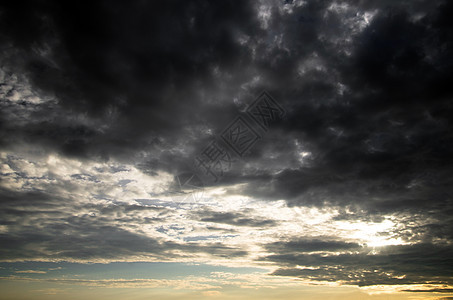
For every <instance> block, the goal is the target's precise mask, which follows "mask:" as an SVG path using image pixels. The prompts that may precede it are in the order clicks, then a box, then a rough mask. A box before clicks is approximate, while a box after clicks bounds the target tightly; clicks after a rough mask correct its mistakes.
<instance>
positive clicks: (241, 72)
mask: <svg viewBox="0 0 453 300" xmlns="http://www.w3.org/2000/svg"><path fill="white" fill-rule="evenodd" d="M452 15H453V2H452V1H428V0H427V1H343V2H336V1H311V0H309V1H305V2H304V1H296V0H295V1H275V2H274V1H266V0H263V1H204V0H194V1H132V2H130V1H41V0H40V1H9V2H6V1H5V2H2V3H1V5H0V67H1V70H0V78H1V83H0V85H1V86H0V97H1V98H0V103H1V104H0V105H1V109H0V150H1V151H4V153H8V154H7V155H6V154H5V155H4V156H2V162H3V163H4V165H5V166H8V168H6V167H5V168H6V169H2V170H3V171H2V173H1V176H2V177H1V178H2V179H1V181H0V183H2V189H1V190H0V193H1V195H0V197H1V204H0V205H1V206H0V214H1V218H0V220H1V225H2V226H4V227H5V228H6V227H7V228H8V230H3V229H2V231H0V245H1V246H0V259H1V260H27V259H44V260H45V259H66V260H68V259H69V260H71V259H73V260H84V261H90V260H93V259H113V260H121V259H123V258H127V257H141V258H142V259H153V260H171V259H178V258H184V257H186V256H185V254H182V253H183V252H188V253H195V254H197V255H205V254H206V255H207V254H212V255H213V256H215V257H223V258H225V257H243V256H244V257H245V256H247V255H248V254H249V249H246V248H241V247H237V248H235V247H231V246H229V245H226V244H223V242H218V243H217V242H213V243H192V242H189V243H184V242H183V241H182V240H178V239H177V238H176V237H175V236H172V235H171V234H173V232H190V230H192V231H194V230H195V229H199V228H201V227H203V226H205V227H206V226H208V227H206V228H207V229H206V230H208V231H209V228H216V227H219V228H220V227H221V229H219V230H225V231H227V230H230V231H231V232H234V230H233V229H232V228H233V227H234V228H240V229H241V230H242V229H244V228H250V229H251V230H257V231H259V230H262V229H263V228H272V227H275V226H278V225H280V224H284V223H283V222H279V221H277V220H273V219H269V218H268V216H261V215H260V214H261V213H262V212H261V211H257V210H253V209H251V210H247V209H244V210H235V211H234V212H232V211H219V210H217V209H211V208H200V209H197V210H190V209H187V211H190V216H189V217H188V218H187V220H190V222H198V223H197V225H194V224H192V223H191V226H192V227H190V228H189V226H188V227H184V226H182V225H181V226H182V227H181V228H179V227H177V226H176V225H172V226H173V227H171V226H170V227H165V228H164V229H162V230H161V231H159V232H158V233H157V234H162V235H159V236H157V235H156V236H153V237H150V236H147V234H148V233H149V232H148V231H146V230H148V229H144V228H145V227H143V228H142V227H140V226H142V225H143V226H145V225H146V226H148V225H150V226H151V227H152V226H155V228H158V227H159V224H160V223H161V222H164V221H165V220H166V218H167V217H168V216H176V215H177V214H178V213H177V210H178V209H179V208H180V206H178V205H179V204H178V205H176V204H172V205H169V204H168V205H167V204H165V202H159V201H160V200H158V199H157V198H158V195H157V196H156V195H150V197H151V198H153V199H154V198H156V200H149V199H144V200H139V199H138V198H140V197H141V196H137V195H138V194H139V191H138V189H139V187H138V188H137V189H136V190H134V193H136V194H137V195H136V194H134V195H133V196H130V195H129V194H127V195H126V194H119V195H120V196H119V197H120V198H121V197H132V198H133V199H138V200H137V202H136V203H139V204H140V205H138V204H131V203H119V202H121V201H122V200H123V198H121V199H120V200H118V201H117V202H118V203H116V202H115V201H116V200H115V201H113V202H115V203H113V204H112V203H110V202H109V203H107V202H105V203H103V204H97V203H96V204H94V203H93V204H89V202H88V200H87V199H80V198H77V196H74V195H76V194H75V193H76V192H78V193H79V192H80V193H81V191H80V188H79V187H78V186H77V184H81V182H86V183H87V184H90V188H87V190H89V191H90V192H91V193H92V194H93V195H95V196H93V197H94V198H96V199H98V200H99V201H101V200H102V201H104V200H105V201H110V198H109V197H113V196H109V193H108V192H106V191H107V189H104V190H101V188H99V189H98V188H96V184H99V185H100V184H101V182H102V181H103V180H106V179H105V178H106V177H105V176H106V175H105V174H106V172H107V171H105V172H104V171H102V172H101V171H99V170H98V169H96V168H98V167H93V170H98V171H99V173H97V175H96V176H97V177H96V176H94V175H89V174H88V173H86V174H84V173H83V172H82V171H80V172H79V173H77V174H76V173H74V174H70V175H72V177H70V179H67V181H65V182H58V177H57V175H55V174H54V173H53V172H55V171H48V172H46V173H45V174H44V175H43V174H40V175H39V174H38V175H30V174H31V173H30V174H28V173H27V174H25V173H24V172H25V171H23V170H25V168H31V167H29V166H28V165H25V163H23V162H21V161H19V160H17V158H14V155H15V154H16V153H18V152H20V151H19V150H18V149H21V150H23V151H25V152H27V153H31V154H29V155H30V157H32V156H33V157H39V156H40V155H44V154H53V155H56V156H58V157H62V158H64V159H68V160H69V159H70V160H75V161H78V162H80V163H81V164H82V163H83V164H90V163H93V164H94V163H106V164H107V163H111V162H120V163H123V164H130V165H133V166H135V167H136V168H137V169H138V170H140V171H141V172H143V173H144V174H149V175H152V177H155V178H157V177H158V174H160V173H159V172H162V171H165V172H168V173H169V174H171V175H176V174H178V173H179V172H182V171H187V169H188V166H190V163H191V160H192V159H193V158H194V157H195V156H196V155H197V154H198V153H199V152H200V151H201V149H203V147H204V146H205V145H206V144H207V143H208V142H209V141H210V140H212V139H213V138H214V137H215V136H218V134H219V133H220V132H221V131H222V130H223V129H224V128H225V126H226V125H227V124H228V123H229V122H230V121H231V120H232V119H233V118H234V117H235V116H237V115H238V114H239V113H240V112H241V111H243V110H244V108H245V107H246V106H247V105H248V104H250V103H251V102H252V101H253V99H254V98H255V97H256V96H257V95H258V94H259V93H260V92H261V91H262V90H267V91H268V92H269V93H270V94H271V95H272V96H273V97H274V98H275V99H276V100H277V101H278V103H279V104H280V105H281V106H282V107H283V108H284V109H285V111H286V116H285V119H283V120H282V121H280V122H276V123H275V124H273V125H272V127H270V130H269V132H267V133H266V134H265V135H263V138H262V139H261V140H260V141H258V142H257V144H256V145H255V146H254V147H253V148H252V149H251V150H250V153H248V154H247V156H245V157H243V158H241V159H238V161H237V162H236V163H235V164H233V166H232V168H231V170H229V171H228V172H226V173H225V175H224V177H223V178H222V180H221V181H220V182H219V183H218V184H217V187H219V188H224V189H225V190H226V191H227V194H229V195H236V196H238V195H239V196H244V197H251V198H253V199H258V200H264V201H265V202H266V203H268V204H269V205H274V204H275V203H276V202H277V201H279V200H283V201H284V202H285V204H286V205H287V206H288V207H289V208H295V209H298V208H305V207H309V208H318V209H331V210H335V211H337V212H338V214H337V215H336V216H334V217H332V220H330V221H332V222H333V221H347V222H352V223H353V222H358V221H362V222H381V221H382V220H384V219H385V218H387V217H389V216H390V217H392V218H393V220H395V222H397V223H398V225H399V226H397V227H394V228H393V229H391V231H389V232H386V233H385V234H386V236H388V237H389V238H394V239H399V241H400V242H401V243H400V244H398V245H391V246H388V247H387V248H385V247H384V248H382V249H380V250H379V249H378V250H379V251H378V252H376V253H374V252H373V251H374V250H373V249H372V247H369V246H367V245H364V244H360V243H359V242H357V241H354V240H353V239H350V240H341V239H339V238H338V237H330V236H329V237H323V236H322V233H321V234H319V237H305V236H304V233H303V232H301V233H300V238H297V239H295V238H294V237H286V236H285V235H284V234H285V233H284V232H283V233H282V235H281V236H280V235H279V236H275V238H276V239H277V240H276V241H273V242H267V243H262V245H261V247H262V249H263V250H264V251H266V253H265V254H263V255H261V256H260V258H259V259H256V261H258V262H266V263H269V262H271V263H272V264H274V265H275V266H277V270H276V271H275V272H273V275H279V276H292V277H301V278H308V279H311V280H315V281H340V282H342V283H347V284H354V285H360V286H367V285H375V284H421V283H432V284H445V285H450V287H451V285H452V284H453V282H452V273H451V270H453V262H452V259H451V257H453V255H452V254H453V246H452V245H453V244H452V243H453V231H452V229H453V226H452V223H453V203H452V195H453V189H452V187H453V153H452V150H453V131H452V121H451V120H452V118H451V116H452V115H453V101H452V99H453V89H452V88H451V87H452V86H453V18H452V17H451V16H452ZM43 153H44V154H43ZM18 155H19V154H18ZM74 166H75V167H74V168H82V167H80V166H79V165H77V164H74ZM34 168H36V169H39V168H40V167H39V166H38V165H36V166H35V167H34ZM21 170H22V171H21ZM27 170H28V169H27ZM65 170H66V169H65ZM124 171H125V170H120V169H118V170H113V169H109V172H111V174H113V175H112V176H116V175H115V174H117V173H118V174H119V173H121V172H124ZM65 172H66V171H65ZM67 172H69V171H67ZM121 174H122V173H121ZM112 178H113V177H112ZM115 178H116V177H115ZM24 180H26V181H27V182H29V183H28V185H25V184H24V185H21V184H22V183H21V182H24ZM38 180H45V181H46V182H47V183H46V185H45V186H42V185H39V186H38V183H37V182H38ZM118 180H119V179H118ZM118 182H120V183H121V184H122V185H123V186H127V185H128V184H130V182H132V183H134V181H133V180H130V181H118ZM91 186H92V187H91ZM206 187H208V185H207V186H206ZM111 190H115V189H114V188H113V187H112V188H111ZM112 193H113V192H112ZM239 196H238V197H239ZM82 198H83V197H82ZM106 199H107V200H106ZM82 200H83V201H82ZM78 201H82V202H78ZM124 201H125V200H124ZM153 201H154V202H153ZM147 203H149V205H148V204H147ZM162 203H164V204H162ZM145 204H146V205H145ZM90 205H91V206H90ZM185 210H186V208H185ZM82 212H83V213H82ZM175 218H176V217H175ZM184 220H186V219H184ZM175 222H176V221H175ZM181 222H182V221H181ZM144 224H145V225H144ZM200 224H201V225H200ZM214 225H215V226H216V227H213V226H214ZM175 226H176V227H175ZM197 226H198V227H197ZM209 226H210V227H209ZM222 226H226V227H222ZM228 226H231V228H230V227H228ZM4 227H2V228H4ZM205 227H203V228H205ZM146 228H148V227H146ZM160 228H163V227H160ZM149 230H150V229H149ZM213 231H216V230H213ZM162 232H164V233H165V234H167V236H166V237H164V233H162ZM216 232H217V231H216ZM175 234H176V233H175ZM204 234H206V233H204ZM168 237H171V239H166V238H168ZM190 238H193V239H192V240H196V239H197V237H190ZM186 240H187V239H186ZM189 240H190V239H189ZM444 291H445V290H444ZM450 291H451V290H450ZM447 298H448V297H447Z"/></svg>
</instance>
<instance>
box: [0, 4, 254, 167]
mask: <svg viewBox="0 0 453 300" xmlns="http://www.w3.org/2000/svg"><path fill="white" fill-rule="evenodd" d="M0 10H1V14H2V18H1V28H2V32H1V42H2V45H3V49H2V51H3V52H4V53H3V56H4V57H5V58H6V59H4V61H3V65H4V68H5V69H6V70H7V71H8V72H13V73H18V74H24V75H26V76H27V78H28V79H30V81H31V83H32V85H33V89H35V90H36V91H37V92H39V94H40V95H51V96H54V97H56V98H57V99H58V106H56V107H52V111H56V112H58V113H57V115H58V114H60V115H62V116H63V117H61V116H60V117H59V118H56V119H53V120H46V119H45V118H41V119H38V118H37V117H36V116H35V118H34V119H32V120H31V122H29V123H28V124H25V125H24V126H22V127H19V128H17V125H16V126H14V125H8V124H7V125H8V126H6V128H5V129H4V135H6V137H4V139H6V142H8V143H11V142H13V141H12V140H11V139H9V137H10V136H11V135H13V134H14V135H15V136H16V138H20V137H26V138H32V139H33V140H34V142H37V143H44V144H50V146H51V147H56V148H57V149H58V150H60V151H61V152H62V153H63V154H66V155H72V156H86V155H90V156H91V157H92V158H94V157H96V156H101V158H102V157H103V158H105V157H109V156H111V155H118V154H123V155H125V153H126V154H128V155H130V154H131V153H128V151H131V152H132V153H133V151H132V150H133V149H137V148H139V149H146V147H148V148H150V149H152V148H153V147H156V146H159V144H160V145H163V147H164V148H167V149H166V150H171V148H172V147H175V145H177V144H178V143H182V142H184V140H186V139H189V140H192V142H194V141H193V140H194V135H201V136H202V135H203V131H200V128H201V129H203V128H204V130H205V129H206V126H201V127H200V125H199V124H198V123H199V122H203V123H205V124H207V125H208V128H209V127H216V125H217V124H222V123H218V122H219V121H224V122H223V124H225V122H226V121H228V120H229V116H231V115H232V113H234V109H235V108H234V105H233V103H232V99H233V96H234V95H235V93H237V92H238V91H239V89H240V85H241V84H242V83H243V81H244V80H248V78H247V77H246V76H247V74H246V72H243V73H242V74H243V75H240V74H238V73H237V70H238V69H239V68H240V67H241V66H243V65H247V63H248V62H249V61H250V49H248V48H245V47H241V45H240V44H239V42H238V41H237V39H238V37H239V36H240V35H252V34H256V33H257V30H258V31H259V26H258V23H257V20H256V16H255V12H254V9H253V7H252V5H251V4H250V3H247V2H243V1H241V2H232V1H229V2H222V3H218V4H213V3H211V2H208V1H184V2H175V1H165V2H135V3H129V4H126V3H122V2H121V1H116V2H114V1H104V2H103V1H96V2H89V1H87V2H65V3H61V2H59V1H37V2H34V1H19V2H15V3H9V4H4V5H2V7H1V8H0ZM11 49H14V51H13V50H11ZM8 72H7V73H8ZM215 73H216V74H219V76H217V77H216V75H215ZM232 73H235V76H234V77H232V76H231V74H232ZM221 86H226V88H223V87H221ZM219 89H221V93H220V90H219ZM226 99H228V102H227V103H226V104H224V105H219V104H220V103H222V102H225V100H226ZM41 111H42V110H41ZM229 111H231V112H230V113H229ZM48 113H49V112H48ZM77 113H81V114H87V116H88V117H91V118H93V119H94V120H95V121H96V122H95V123H96V124H91V126H89V127H91V128H89V127H88V128H87V127H85V126H82V125H78V124H67V122H64V118H65V117H66V118H67V117H68V116H71V115H73V114H77ZM222 116H224V117H222ZM43 119H44V120H43ZM112 119H113V120H114V123H112ZM8 121H9V120H8V118H7V116H4V122H5V123H8ZM102 126H104V127H105V128H104V129H103V130H102V131H99V130H96V129H99V127H102ZM197 126H198V127H197ZM93 127H94V128H93ZM160 154H161V153H159V155H160ZM178 155H185V153H176V154H174V153H173V152H169V153H168V154H166V156H167V157H170V158H171V159H173V160H175V157H176V156H178ZM162 156H164V159H163V160H165V153H164V155H162ZM151 167H154V168H156V166H151ZM157 167H160V168H169V169H172V168H174V166H173V167H172V166H167V165H165V161H164V162H162V165H159V166H157Z"/></svg>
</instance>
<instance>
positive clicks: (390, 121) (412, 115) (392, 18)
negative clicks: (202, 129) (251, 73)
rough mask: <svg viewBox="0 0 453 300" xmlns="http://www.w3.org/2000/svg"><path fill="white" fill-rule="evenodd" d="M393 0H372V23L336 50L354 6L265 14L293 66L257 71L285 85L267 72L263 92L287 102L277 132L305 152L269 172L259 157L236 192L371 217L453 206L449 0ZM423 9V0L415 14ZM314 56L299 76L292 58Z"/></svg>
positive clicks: (312, 6) (277, 65) (291, 153)
mask: <svg viewBox="0 0 453 300" xmlns="http://www.w3.org/2000/svg"><path fill="white" fill-rule="evenodd" d="M398 3H399V4H394V5H391V6H388V7H387V6H385V5H384V6H379V5H378V4H377V3H376V2H375V3H374V4H373V5H371V6H370V7H369V9H371V7H373V9H378V11H377V12H376V15H375V16H374V18H373V19H372V21H370V23H369V24H368V25H367V26H366V28H365V29H364V30H363V31H362V32H360V33H357V34H356V35H350V36H349V38H350V39H351V41H350V43H345V44H344V45H343V46H342V44H341V42H342V40H340V41H337V40H335V34H336V32H335V30H340V31H343V32H344V31H346V27H345V26H346V25H348V20H353V18H351V17H350V16H351V14H355V13H358V14H360V13H363V11H361V10H360V6H359V7H355V6H354V5H353V3H350V4H352V5H351V6H349V8H348V10H346V11H345V12H342V13H335V9H331V10H330V11H329V10H327V11H326V8H328V7H329V5H330V4H331V3H330V2H320V3H318V2H316V4H314V3H311V2H310V4H308V5H307V6H302V7H300V8H297V9H296V8H295V11H294V13H293V15H291V16H290V17H287V16H285V17H286V18H283V17H282V16H281V15H279V14H278V13H275V14H273V15H272V18H271V21H270V22H271V23H272V22H277V24H278V25H279V26H276V25H275V26H273V27H272V28H274V30H276V31H278V33H280V34H282V39H283V41H282V46H281V49H277V47H276V48H274V50H275V51H276V53H278V54H280V55H282V56H283V55H286V56H287V60H288V61H291V62H292V63H291V64H285V63H284V62H283V61H282V62H281V63H279V62H276V63H275V64H273V65H272V64H270V63H269V65H266V66H265V67H263V73H264V74H266V72H274V73H273V74H278V76H279V78H280V79H281V80H282V81H285V82H284V83H283V82H282V83H279V82H278V80H279V79H276V80H275V81H274V78H272V79H270V80H269V85H272V84H275V82H278V83H277V84H276V86H275V90H271V92H272V93H273V94H274V96H275V98H276V99H280V101H281V102H282V105H283V106H284V107H285V108H286V109H287V116H288V117H287V120H286V122H284V123H283V124H282V132H285V135H284V137H282V138H281V139H283V138H289V139H298V140H299V142H300V143H301V145H302V148H303V149H304V150H303V151H306V152H310V153H311V155H310V156H308V157H307V159H306V160H305V164H303V163H302V166H300V165H299V167H297V165H296V166H295V167H293V168H286V169H285V170H281V172H277V173H275V172H272V174H270V173H268V175H267V176H265V175H263V174H265V173H266V172H265V171H263V170H265V169H266V168H265V165H264V164H263V167H262V168H261V174H259V175H258V174H257V176H255V178H253V176H250V178H248V182H249V184H248V186H246V187H245V188H244V189H243V190H242V192H243V193H246V194H249V195H255V196H257V197H260V198H267V199H285V200H287V202H288V203H289V204H290V205H295V206H297V205H308V206H323V205H332V204H333V205H338V206H343V207H344V206H351V208H352V209H357V208H358V209H359V210H360V209H361V208H364V209H366V210H367V211H369V212H372V213H378V214H380V213H392V212H398V211H399V212H404V211H410V212H412V211H414V212H423V211H426V210H427V209H428V208H431V209H435V210H437V211H439V212H441V211H451V208H452V207H451V186H452V182H451V178H453V176H452V175H453V174H452V172H451V164H452V160H451V157H452V156H451V154H452V153H451V151H452V149H453V147H452V146H453V136H452V131H451V121H450V117H449V116H450V115H451V112H452V111H451V110H452V104H451V103H452V102H451V98H452V96H453V95H452V92H451V89H450V88H449V86H450V84H451V74H452V73H453V72H452V71H453V63H452V60H451V57H452V54H453V53H452V52H453V47H452V43H451V37H452V34H453V26H452V23H451V21H450V18H448V17H447V16H448V15H449V14H450V13H451V11H452V9H453V6H452V5H451V3H443V4H442V3H439V5H438V6H437V5H434V4H432V5H428V4H427V3H426V2H424V3H419V2H417V3H416V5H411V3H412V2H398ZM422 4H423V5H422ZM425 6H430V7H429V9H425V10H423V12H424V14H423V15H417V14H418V13H420V7H425ZM408 8H411V9H408ZM304 14H307V15H310V16H311V17H310V18H311V19H310V22H308V21H304V20H305V19H303V18H302V19H303V22H302V23H303V25H301V24H299V23H297V22H296V18H297V17H296V16H304ZM274 15H275V16H274ZM341 17H343V18H344V19H339V18H341ZM417 17H418V18H417ZM338 22H340V23H342V25H339V26H334V25H335V24H337V23H338ZM351 22H352V21H351ZM297 26H299V27H301V28H303V29H300V30H299V27H297ZM351 26H352V25H351ZM275 28H277V29H275ZM335 28H337V29H335ZM295 32H296V33H297V35H295V34H296V33H295ZM321 36H322V39H321V38H320V37H321ZM298 43H299V44H300V45H301V44H302V43H303V45H304V46H303V47H302V46H301V47H296V46H295V45H299V44H298ZM307 49H308V50H307ZM304 51H307V52H304ZM347 52H349V54H347ZM314 53H315V54H316V55H314ZM271 57H279V56H278V55H277V54H275V55H272V56H271ZM310 59H311V60H312V61H313V62H314V64H315V66H318V68H316V67H313V68H311V69H310V65H308V67H305V69H306V71H305V73H304V74H305V75H304V76H302V77H301V76H299V77H298V76H297V74H296V73H297V68H298V64H301V62H303V61H304V60H308V61H310ZM316 61H318V63H316ZM263 64H264V62H263ZM302 64H303V63H302ZM287 74H291V76H288V78H287V77H285V76H286V75H287ZM275 76H277V75H275ZM269 78H270V77H269ZM339 84H341V86H343V88H342V89H340V87H341V86H340V87H339ZM276 130H279V129H276ZM281 139H279V138H275V139H272V140H269V141H266V139H264V140H263V143H279V142H280V141H281ZM281 153H285V154H287V155H288V156H289V157H292V158H293V160H294V158H295V157H296V156H297V155H298V153H295V147H294V145H288V147H286V148H285V149H280V151H279V152H277V155H280V154H281ZM255 154H256V155H259V154H260V153H259V150H257V151H256V152H255ZM356 206H359V207H356Z"/></svg>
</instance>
